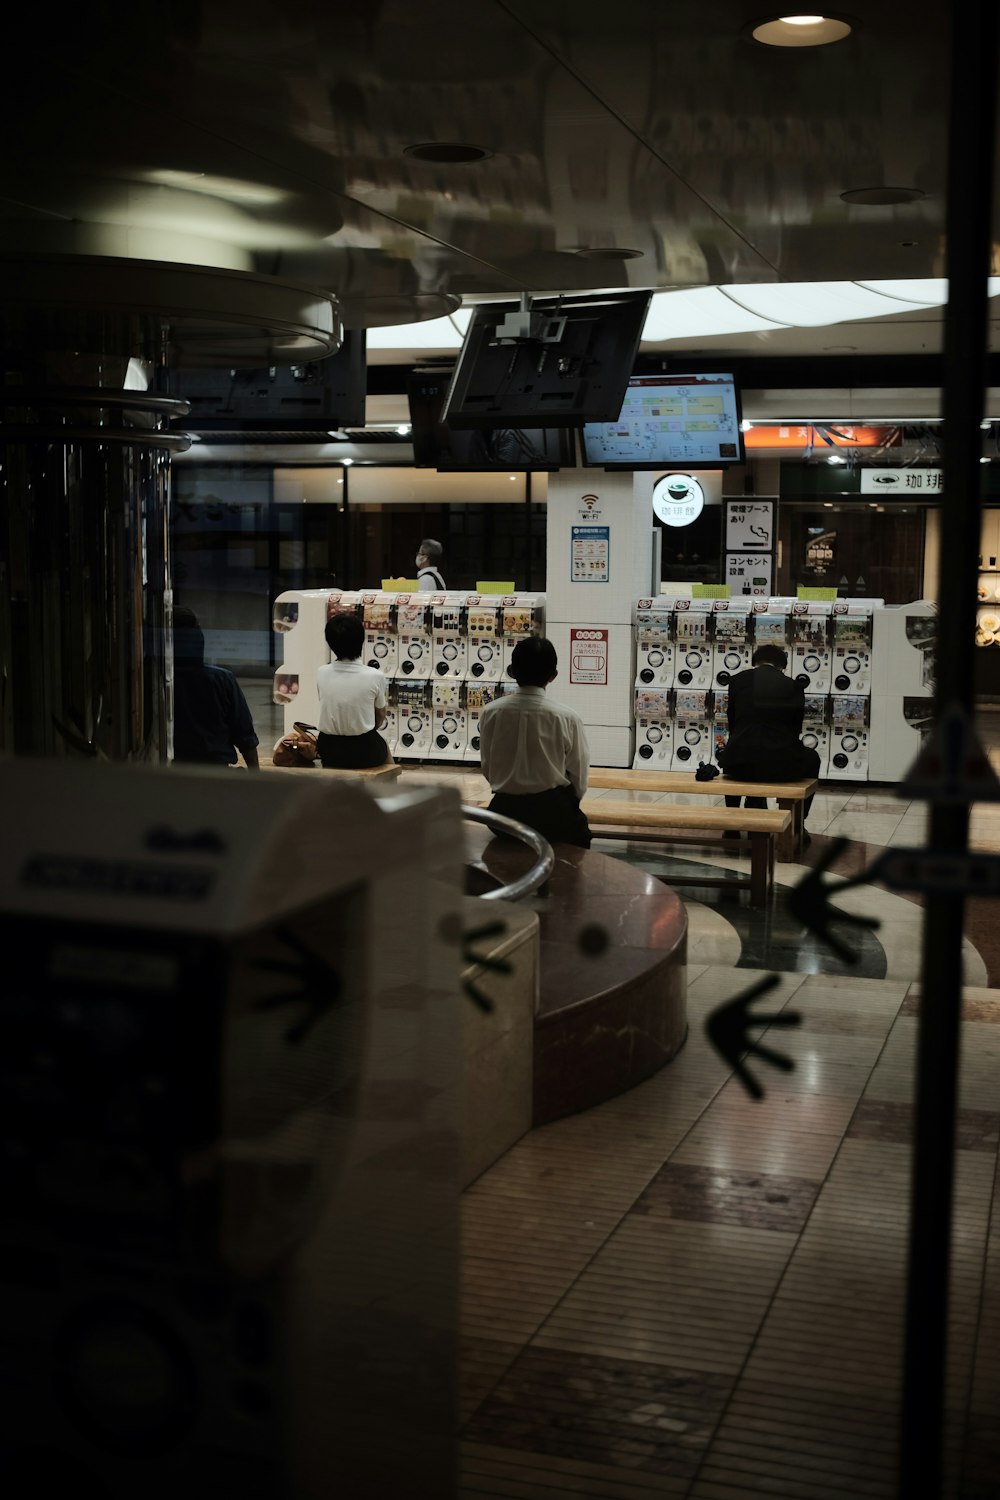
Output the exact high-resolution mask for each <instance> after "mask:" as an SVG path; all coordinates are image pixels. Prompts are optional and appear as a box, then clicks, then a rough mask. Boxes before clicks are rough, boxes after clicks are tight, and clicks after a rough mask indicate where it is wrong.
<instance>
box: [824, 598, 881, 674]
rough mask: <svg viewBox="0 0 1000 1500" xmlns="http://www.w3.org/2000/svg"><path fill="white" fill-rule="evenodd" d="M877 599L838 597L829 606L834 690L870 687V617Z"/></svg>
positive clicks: (877, 606) (877, 604)
mask: <svg viewBox="0 0 1000 1500" xmlns="http://www.w3.org/2000/svg"><path fill="white" fill-rule="evenodd" d="M880 605H881V601H878V602H876V601H875V600H872V599H852V600H850V601H848V600H846V599H842V600H841V599H838V600H837V602H836V603H835V604H834V605H833V668H832V672H833V676H832V686H831V691H832V692H834V693H870V692H871V690H872V616H873V615H874V613H875V610H876V609H877V608H879V607H880Z"/></svg>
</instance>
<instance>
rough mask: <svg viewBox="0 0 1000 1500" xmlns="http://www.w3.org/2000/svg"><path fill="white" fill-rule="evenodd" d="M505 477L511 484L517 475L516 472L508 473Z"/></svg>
mask: <svg viewBox="0 0 1000 1500" xmlns="http://www.w3.org/2000/svg"><path fill="white" fill-rule="evenodd" d="M507 477H508V479H509V480H510V482H511V484H513V483H514V481H515V479H516V478H517V475H516V474H509V475H508V476H507Z"/></svg>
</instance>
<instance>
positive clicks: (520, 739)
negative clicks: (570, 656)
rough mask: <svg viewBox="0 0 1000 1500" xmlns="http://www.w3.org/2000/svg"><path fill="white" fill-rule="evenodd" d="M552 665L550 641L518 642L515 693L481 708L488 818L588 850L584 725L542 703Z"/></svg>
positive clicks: (553, 705) (567, 711) (513, 667)
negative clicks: (497, 817)
mask: <svg viewBox="0 0 1000 1500" xmlns="http://www.w3.org/2000/svg"><path fill="white" fill-rule="evenodd" d="M558 665H559V663H558V658H557V657H556V649H555V647H554V646H553V644H552V642H551V641H546V640H543V639H542V638H541V637H540V636H534V635H532V636H528V637H527V638H526V639H525V640H523V641H518V643H517V645H516V646H515V647H514V651H513V653H512V655H511V661H510V666H509V667H508V669H507V671H508V675H509V676H511V677H513V678H514V680H515V682H516V683H517V687H518V690H517V692H516V693H510V694H507V695H505V696H504V697H502V698H495V699H494V701H493V702H492V703H488V704H487V705H486V707H485V708H484V709H483V711H482V714H481V716H480V719H479V754H480V759H481V761H482V767H483V775H484V776H485V777H486V779H487V781H488V782H489V784H490V788H491V790H492V792H493V798H492V801H491V802H490V809H491V811H493V812H498V813H502V814H503V815H504V816H505V817H508V818H517V819H518V821H519V822H521V823H527V824H528V826H529V827H531V828H534V829H536V830H537V832H538V833H540V834H542V835H543V836H544V837H545V838H547V839H548V840H549V842H550V843H553V844H576V845H577V846H578V847H579V848H581V849H589V848H590V824H589V823H588V822H587V819H586V816H585V814H584V813H583V812H582V811H581V810H580V799H581V797H582V796H583V794H584V792H585V791H586V790H587V772H588V770H589V765H590V762H589V757H588V754H587V739H586V736H585V734H584V731H583V723H582V721H581V719H580V718H579V716H578V715H577V714H575V713H574V712H573V711H572V709H569V708H563V707H561V706H560V705H559V704H556V703H549V702H548V701H547V700H546V697H545V689H546V687H547V686H548V685H549V683H550V682H552V681H553V680H554V678H555V677H556V675H557V669H558Z"/></svg>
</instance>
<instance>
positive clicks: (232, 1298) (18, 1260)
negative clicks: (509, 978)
mask: <svg viewBox="0 0 1000 1500" xmlns="http://www.w3.org/2000/svg"><path fill="white" fill-rule="evenodd" d="M0 798H2V801H3V806H4V808H5V809H6V816H5V826H4V839H3V846H2V849H0V931H2V933H3V937H4V940H5V943H6V947H7V951H8V952H10V953H13V952H14V951H15V948H16V949H17V950H18V951H21V952H24V953H25V954H30V962H29V963H23V964H20V965H9V966H8V973H7V976H6V981H5V984H4V987H3V992H2V994H0V1133H2V1137H3V1139H2V1141H0V1147H2V1149H0V1160H2V1162H3V1163H4V1176H3V1182H4V1213H3V1222H2V1224H0V1256H2V1259H3V1264H4V1267H5V1274H4V1277H3V1283H2V1286H0V1342H2V1345H3V1348H4V1351H5V1358H6V1359H7V1360H9V1361H10V1362H12V1367H13V1368H15V1369H16V1371H17V1378H16V1380H14V1381H11V1382H8V1385H7V1390H6V1393H5V1403H6V1404H5V1419H6V1424H7V1434H8V1442H7V1445H6V1453H5V1465H6V1467H5V1478H6V1479H7V1480H8V1485H9V1486H10V1488H11V1493H17V1494H28V1493H30V1492H31V1489H30V1484H29V1483H28V1482H27V1477H26V1476H23V1475H21V1474H17V1473H14V1472H13V1468H14V1466H16V1465H17V1463H18V1461H19V1455H18V1454H17V1453H16V1452H14V1450H15V1449H20V1450H21V1452H22V1453H23V1454H24V1462H25V1463H31V1462H33V1463H34V1464H36V1465H37V1463H38V1455H39V1454H44V1456H45V1462H46V1464H47V1465H50V1466H51V1472H53V1473H56V1472H58V1473H60V1474H63V1473H65V1474H72V1475H74V1476H77V1477H79V1479H80V1481H81V1493H83V1492H86V1493H87V1494H88V1495H91V1494H98V1493H99V1494H101V1495H102V1496H107V1497H108V1500H128V1497H131V1496H135V1495H136V1494H137V1493H138V1491H137V1488H136V1484H137V1476H141V1480H140V1481H139V1489H140V1490H141V1493H142V1495H143V1496H144V1497H146V1500H173V1497H176V1496H178V1495H183V1494H185V1493H189V1492H192V1489H193V1490H194V1492H197V1493H198V1494H207V1493H209V1490H211V1492H212V1493H217V1494H218V1495H220V1496H223V1495H237V1494H240V1493H250V1491H251V1489H252V1492H253V1493H254V1494H258V1495H274V1496H277V1495H288V1496H292V1495H294V1496H296V1497H297V1500H328V1497H329V1495H330V1493H331V1476H335V1486H334V1487H335V1488H336V1489H338V1490H340V1491H341V1492H342V1493H343V1494H345V1495H349V1496H351V1497H352V1500H382V1497H383V1496H386V1495H399V1496H402V1495H406V1496H407V1497H416V1500H440V1497H441V1496H444V1495H447V1494H450V1493H452V1489H453V1455H454V1441H455V1440H454V1437H453V1407H454V1400H455V1393H454V1347H453V1346H454V1306H455V1303H456V1301H457V1280H458V1274H457V1273H458V1252H457V1227H458V1226H457V1220H458V1215H457V1209H458V1193H457V1190H458V1181H457V1175H458V1174H457V1158H458V1152H457V1147H458V1134H459V1121H458V1119H457V1109H458V1099H459V1090H458V1082H459V1076H460V1075H459V1065H460V1057H461V1047H462V1009H461V1008H462V1006H463V1005H465V1004H467V1002H466V1001H464V1000H463V999H462V997H461V995H460V993H459V989H458V955H459V951H460V946H459V945H458V942H457V938H456V936H455V934H456V932H458V931H460V930H461V925H462V904H461V894H460V892H461V885H460V868H459V865H460V860H461V850H462V824H461V819H460V815H459V801H458V797H457V795H456V794H455V793H454V792H452V791H449V790H447V789H444V788H439V787H423V788H420V789H418V790H416V791H411V792H409V793H407V794H406V795H403V796H400V795H396V796H393V797H391V798H388V799H386V800H383V801H379V800H376V799H375V798H374V797H371V796H370V795H368V794H367V793H366V792H364V791H363V790H362V789H360V788H358V787H357V786H355V785H352V784H349V783H346V782H343V781H337V780H329V779H327V778H326V777H324V776H321V775H319V774H317V775H316V776H315V777H305V776H302V777H298V776H282V775H281V774H280V773H273V774H268V773H263V774H260V775H253V774H250V773H246V772H243V773H239V772H236V771H229V770H214V771H213V770H209V771H200V770H199V771H195V770H189V769H187V768H185V769H183V770H177V769H173V770H172V769H169V768H163V769H158V770H152V769H146V768H134V767H131V766H121V765H113V766H112V765H99V764H95V763H92V762H88V763H70V762H66V761H60V762H55V761H44V760H30V759H27V758H26V759H23V760H15V759H8V760H7V761H5V762H4V763H3V764H2V765H0ZM388 934H391V941H389V940H387V935H388ZM401 995H405V997H406V998H405V1004H403V1005H401V1003H400V996H401ZM19 1268H22V1269H20V1270H19ZM15 1434H16V1439H15Z"/></svg>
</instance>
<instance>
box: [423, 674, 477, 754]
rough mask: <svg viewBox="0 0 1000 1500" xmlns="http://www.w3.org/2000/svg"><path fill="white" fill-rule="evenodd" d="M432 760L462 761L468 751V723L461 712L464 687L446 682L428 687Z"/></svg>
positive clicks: (457, 683) (461, 684)
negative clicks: (432, 729) (431, 709)
mask: <svg viewBox="0 0 1000 1500" xmlns="http://www.w3.org/2000/svg"><path fill="white" fill-rule="evenodd" d="M431 705H432V708H433V726H434V733H433V741H434V743H433V749H432V750H431V756H432V758H433V759H434V760H465V759H466V755H467V752H468V748H469V720H468V716H467V714H466V711H465V684H464V683H463V682H456V681H454V680H453V679H450V678H447V677H446V678H437V679H435V680H434V681H432V683H431Z"/></svg>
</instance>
